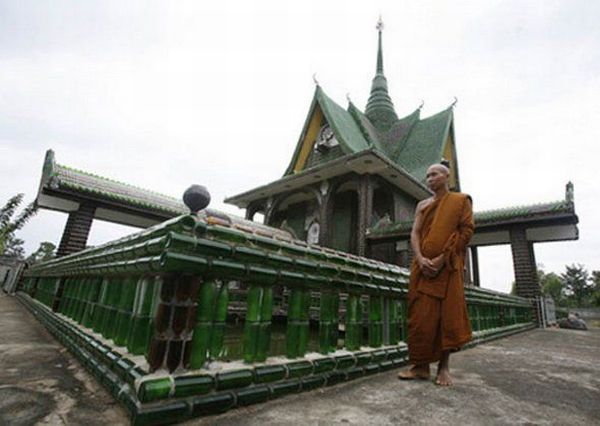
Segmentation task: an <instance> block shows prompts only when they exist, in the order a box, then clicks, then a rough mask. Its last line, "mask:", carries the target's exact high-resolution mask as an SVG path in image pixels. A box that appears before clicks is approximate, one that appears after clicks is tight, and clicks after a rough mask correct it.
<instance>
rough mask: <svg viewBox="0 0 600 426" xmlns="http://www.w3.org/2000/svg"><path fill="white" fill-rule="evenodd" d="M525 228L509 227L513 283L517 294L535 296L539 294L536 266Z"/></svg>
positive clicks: (531, 245)
mask: <svg viewBox="0 0 600 426" xmlns="http://www.w3.org/2000/svg"><path fill="white" fill-rule="evenodd" d="M525 231H526V228H524V227H522V226H515V227H513V228H511V229H510V248H511V250H512V256H513V266H514V270H515V283H516V291H517V295H518V296H522V297H527V298H530V299H532V298H535V297H537V296H539V295H540V294H541V291H540V284H539V282H538V277H537V267H536V264H535V256H534V253H533V243H531V242H529V241H527V235H526V233H525Z"/></svg>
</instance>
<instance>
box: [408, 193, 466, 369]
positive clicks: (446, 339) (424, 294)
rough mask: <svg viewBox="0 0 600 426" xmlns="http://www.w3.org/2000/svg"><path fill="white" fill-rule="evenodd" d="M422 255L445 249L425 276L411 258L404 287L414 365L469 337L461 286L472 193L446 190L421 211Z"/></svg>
mask: <svg viewBox="0 0 600 426" xmlns="http://www.w3.org/2000/svg"><path fill="white" fill-rule="evenodd" d="M422 214H423V217H422V225H421V241H420V244H421V254H422V255H423V256H425V257H427V258H429V259H432V258H434V257H436V256H438V255H440V254H441V253H444V254H445V256H444V258H445V263H444V266H443V267H442V269H441V270H440V272H439V273H438V275H436V276H435V277H433V278H426V277H425V276H424V275H423V274H422V273H421V270H420V268H419V266H418V264H417V262H416V260H415V261H413V263H412V266H411V271H410V284H409V287H408V352H409V357H410V362H411V363H413V364H426V363H430V362H435V361H439V360H440V358H441V356H442V352H443V351H448V350H451V351H452V350H458V349H459V348H460V347H461V346H463V345H464V344H465V343H467V342H468V341H469V340H471V324H470V322H469V318H468V316H467V304H466V302H465V293H464V287H463V269H464V262H465V253H466V246H467V244H468V243H469V241H470V239H471V236H472V235H473V210H472V207H471V198H470V197H469V196H468V195H466V194H461V193H456V192H450V193H448V194H446V195H445V196H444V197H442V198H441V199H439V200H435V201H433V202H432V203H431V204H429V205H428V206H427V207H426V208H425V209H424V210H423V213H422Z"/></svg>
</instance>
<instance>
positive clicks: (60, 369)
mask: <svg viewBox="0 0 600 426" xmlns="http://www.w3.org/2000/svg"><path fill="white" fill-rule="evenodd" d="M0 330H2V333H1V334H0V336H2V339H0V365H1V366H2V368H0V425H4V424H7V425H21V424H23V425H25V424H27V425H29V424H82V423H87V424H88V425H94V424H126V423H128V419H127V416H126V412H125V410H124V409H123V408H122V407H120V406H119V405H118V404H117V403H116V402H114V401H113V400H112V398H111V397H110V396H109V395H108V393H107V392H106V391H104V389H103V388H102V387H101V386H100V385H98V384H97V383H96V382H95V381H94V379H93V378H92V377H91V376H90V375H89V374H88V373H87V372H86V371H85V370H84V369H83V368H82V367H81V366H80V364H79V363H78V362H77V361H76V360H75V359H74V358H73V357H72V356H71V355H70V354H69V353H68V352H66V350H65V349H64V348H62V347H61V345H60V344H59V343H58V342H56V341H55V340H54V339H53V338H52V336H50V335H49V333H47V332H46V330H45V329H44V328H43V326H42V325H41V324H39V323H38V322H37V321H36V320H35V319H34V318H33V317H32V316H31V315H30V314H29V313H28V312H27V311H26V310H25V308H24V307H22V306H21V305H20V304H19V303H18V301H17V300H16V299H14V298H12V297H9V296H6V295H4V294H3V293H1V292H0ZM599 354H600V329H598V328H596V329H591V330H590V331H587V332H584V331H571V330H558V329H547V330H539V329H538V330H534V331H530V332H526V333H521V334H518V335H515V336H511V337H508V338H504V339H501V340H496V341H494V342H491V343H487V344H485V345H480V346H478V347H476V348H473V349H469V350H466V351H464V352H460V353H457V354H455V355H453V356H452V359H451V368H452V370H453V375H454V380H455V385H454V386H453V387H451V388H440V387H438V386H435V385H434V384H433V382H400V381H398V380H397V379H396V372H395V371H392V372H388V373H382V374H379V375H375V376H370V377H367V378H364V379H360V380H355V381H352V382H348V383H345V384H341V385H338V386H334V387H330V388H325V389H319V390H316V391H313V392H308V393H303V394H298V395H293V396H289V397H286V398H281V399H276V400H273V401H270V402H268V403H265V404H261V405H255V406H250V407H246V408H242V409H237V410H233V411H230V412H228V413H225V414H223V415H221V416H215V417H209V418H204V419H200V420H194V421H189V422H187V423H186V425H212V424H214V425H223V426H225V425H240V424H244V425H285V424H294V425H331V424H356V425H388V424H389V425H391V424H394V425H396V424H411V425H412V424H427V425H438V424H439V425H442V424H443V425H448V424H449V425H454V424H460V425H488V424H489V425H505V424H510V425H513V424H521V425H525V424H527V425H538V424H539V425H564V424H570V425H591V424H600V362H599V361H600V356H599Z"/></svg>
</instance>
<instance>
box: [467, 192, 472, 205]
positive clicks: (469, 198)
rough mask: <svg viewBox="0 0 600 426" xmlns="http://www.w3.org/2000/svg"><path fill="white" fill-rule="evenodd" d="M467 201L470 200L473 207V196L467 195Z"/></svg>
mask: <svg viewBox="0 0 600 426" xmlns="http://www.w3.org/2000/svg"><path fill="white" fill-rule="evenodd" d="M467 200H469V202H470V203H471V205H473V199H472V198H471V196H470V195H469V194H467Z"/></svg>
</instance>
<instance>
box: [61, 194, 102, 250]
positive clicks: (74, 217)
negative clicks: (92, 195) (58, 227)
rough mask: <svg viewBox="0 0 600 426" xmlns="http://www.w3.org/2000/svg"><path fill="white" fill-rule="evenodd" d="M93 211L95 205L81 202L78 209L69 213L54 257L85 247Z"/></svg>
mask: <svg viewBox="0 0 600 426" xmlns="http://www.w3.org/2000/svg"><path fill="white" fill-rule="evenodd" d="M95 212H96V206H95V205H93V204H84V203H82V204H80V205H79V209H78V210H75V211H73V212H71V213H69V218H68V219H67V224H66V225H65V229H64V231H63V235H62V238H61V240H60V244H59V246H58V250H57V251H56V257H62V256H66V255H68V254H71V253H75V252H78V251H81V250H83V249H84V248H85V245H86V243H87V239H88V235H89V234H90V229H91V227H92V221H93V220H94V213H95Z"/></svg>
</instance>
